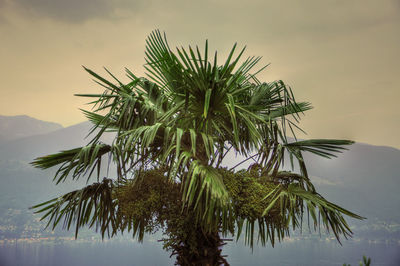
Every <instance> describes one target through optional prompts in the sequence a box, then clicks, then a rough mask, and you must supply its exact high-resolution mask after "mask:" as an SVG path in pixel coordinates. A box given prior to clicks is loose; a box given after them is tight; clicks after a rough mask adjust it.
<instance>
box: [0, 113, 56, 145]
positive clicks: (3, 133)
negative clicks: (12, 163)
mask: <svg viewBox="0 0 400 266" xmlns="http://www.w3.org/2000/svg"><path fill="white" fill-rule="evenodd" d="M61 128H63V126H62V125H60V124H58V123H54V122H46V121H42V120H39V119H36V118H33V117H30V116H27V115H17V116H4V115H0V144H1V143H4V142H7V141H10V140H15V139H19V138H23V137H28V136H33V135H39V134H46V133H49V132H52V131H55V130H57V129H61Z"/></svg>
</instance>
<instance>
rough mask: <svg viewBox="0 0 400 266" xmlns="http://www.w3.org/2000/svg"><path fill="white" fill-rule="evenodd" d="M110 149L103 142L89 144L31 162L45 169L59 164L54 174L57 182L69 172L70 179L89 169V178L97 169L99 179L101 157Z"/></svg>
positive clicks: (76, 177) (63, 179)
mask: <svg viewBox="0 0 400 266" xmlns="http://www.w3.org/2000/svg"><path fill="white" fill-rule="evenodd" d="M111 149H112V147H111V146H110V145H107V144H104V143H96V144H89V145H87V146H84V147H81V148H76V149H71V150H66V151H61V152H59V153H56V154H51V155H47V156H43V157H39V158H36V159H35V160H34V161H33V162H32V163H31V164H32V165H33V166H35V167H37V168H40V169H47V168H51V167H53V166H57V165H60V164H61V166H60V167H59V169H58V170H57V172H56V174H55V176H54V180H55V181H56V183H57V184H58V183H60V182H62V181H65V179H66V178H67V176H68V175H69V174H70V173H71V174H72V179H78V178H79V177H80V176H82V175H84V174H86V173H88V171H90V172H89V175H88V179H89V178H90V177H91V175H92V173H93V172H94V170H97V179H99V178H100V169H101V161H102V157H103V155H105V154H107V153H109V152H110V151H111Z"/></svg>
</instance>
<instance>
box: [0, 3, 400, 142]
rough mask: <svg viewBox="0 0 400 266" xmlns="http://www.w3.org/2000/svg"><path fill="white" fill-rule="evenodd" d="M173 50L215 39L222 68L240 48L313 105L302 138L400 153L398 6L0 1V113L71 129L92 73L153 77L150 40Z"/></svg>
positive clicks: (268, 77) (265, 75) (91, 89)
mask: <svg viewBox="0 0 400 266" xmlns="http://www.w3.org/2000/svg"><path fill="white" fill-rule="evenodd" d="M155 29H160V30H161V31H165V32H166V34H167V37H168V40H169V44H170V46H171V47H176V46H184V47H185V46H187V45H199V47H200V48H202V47H203V45H204V43H205V40H206V39H208V41H209V46H210V49H212V50H218V52H219V54H220V55H221V56H220V58H221V61H222V58H224V56H226V53H227V52H229V51H230V49H231V47H232V46H233V44H234V43H235V42H237V44H238V46H239V47H244V46H246V47H247V48H246V52H245V55H246V56H253V55H259V56H262V57H263V59H262V61H261V64H260V67H261V66H262V65H266V64H269V63H270V65H269V67H268V68H267V69H266V70H264V71H263V72H262V73H260V74H259V75H258V78H259V79H260V80H261V81H265V82H269V81H273V80H283V81H284V82H285V83H287V84H289V85H290V86H291V87H292V89H293V92H294V94H295V96H296V99H297V100H298V101H308V102H311V103H312V105H313V107H314V109H313V110H311V111H308V112H306V113H305V116H304V117H303V118H302V120H301V124H300V126H301V127H302V128H303V129H304V130H305V131H306V132H307V135H306V136H305V135H301V134H299V135H298V136H299V137H303V138H339V139H351V140H355V141H357V142H364V143H369V144H374V145H385V146H392V147H396V148H400V138H398V132H399V131H400V111H399V108H398V99H399V96H400V67H399V63H400V0H380V1H376V0H335V1H333V0H326V1H320V0H302V1H296V0H292V1H288V0H280V1H266V0H263V1H261V0H260V1H251V0H249V1H246V2H245V1H238V0H230V1H227V0H219V1H217V0H203V1H192V0H182V1H180V0H173V1H165V0H164V1H161V0H137V1H136V0H90V1H82V0H69V1H65V0H0V78H1V83H0V91H1V96H0V115H21V114H27V115H30V116H32V117H35V118H38V119H41V120H45V121H52V122H58V123H61V124H62V125H63V126H70V125H73V124H76V123H79V122H82V121H84V120H85V117H84V116H83V115H82V114H81V111H80V110H79V108H89V106H87V105H85V103H86V102H87V99H85V98H79V97H76V96H74V94H76V93H99V92H102V91H103V90H102V88H101V87H99V86H97V85H96V84H95V83H94V82H93V81H92V80H91V78H90V76H89V74H88V73H86V72H85V71H84V69H83V68H82V66H85V67H88V68H90V69H92V70H94V71H95V72H98V73H99V74H104V75H105V74H106V73H105V71H104V69H103V67H106V68H107V69H109V70H110V71H111V72H112V73H114V74H115V75H116V76H117V77H119V78H121V79H122V80H125V81H128V79H127V78H126V77H125V72H124V68H125V67H126V68H129V69H130V70H131V71H132V72H134V73H137V75H140V76H143V75H144V74H145V73H144V69H143V64H144V50H145V39H146V37H147V36H148V35H149V34H150V33H151V31H152V30H155Z"/></svg>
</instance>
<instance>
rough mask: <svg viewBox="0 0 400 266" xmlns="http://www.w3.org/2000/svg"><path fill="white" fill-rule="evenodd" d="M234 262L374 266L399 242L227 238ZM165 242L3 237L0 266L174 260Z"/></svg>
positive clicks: (384, 264) (399, 261)
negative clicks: (255, 242)
mask: <svg viewBox="0 0 400 266" xmlns="http://www.w3.org/2000/svg"><path fill="white" fill-rule="evenodd" d="M223 254H225V255H228V261H229V262H230V263H231V265H308V266H320V265H340V266H342V265H343V263H348V264H351V265H352V266H358V262H359V261H360V260H361V258H362V256H363V255H367V256H369V257H371V259H372V265H373V266H399V265H400V243H399V242H398V241H391V242H390V243H388V242H386V243H385V242H382V241H381V242H376V241H374V242H372V241H357V240H354V239H351V240H347V241H344V242H343V246H340V245H339V244H338V243H337V242H336V241H333V240H325V239H306V240H292V239H289V240H288V241H285V242H283V243H280V244H277V245H276V246H275V248H272V247H270V246H268V247H255V248H254V250H253V252H252V251H251V250H250V249H249V248H248V247H244V246H243V245H242V244H240V243H238V244H236V243H235V242H232V243H231V242H229V243H228V244H227V245H226V246H225V248H224V251H223ZM173 263H174V259H173V258H169V254H168V253H167V252H165V251H164V250H163V249H162V247H161V243H158V242H156V241H146V242H145V243H143V244H139V243H137V242H135V241H130V240H126V239H125V240H109V241H105V242H98V241H94V242H92V241H73V240H72V241H63V242H59V243H56V242H38V243H28V242H26V241H15V242H4V243H2V244H0V265H1V266H25V265H29V266H52V265H57V266H70V265H74V266H76V265H85V266H109V265H115V266H125V265H126V266H128V265H129V266H132V265H138V266H139V265H141V266H142V265H173Z"/></svg>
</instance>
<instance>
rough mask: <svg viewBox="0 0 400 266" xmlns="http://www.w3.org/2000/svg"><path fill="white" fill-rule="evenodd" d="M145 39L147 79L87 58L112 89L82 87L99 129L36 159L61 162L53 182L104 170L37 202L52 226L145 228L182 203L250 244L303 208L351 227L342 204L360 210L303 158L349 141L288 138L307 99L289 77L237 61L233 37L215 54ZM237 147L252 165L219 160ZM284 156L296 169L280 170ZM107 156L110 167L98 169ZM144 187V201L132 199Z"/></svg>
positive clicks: (204, 222) (197, 219)
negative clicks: (335, 195) (262, 76)
mask: <svg viewBox="0 0 400 266" xmlns="http://www.w3.org/2000/svg"><path fill="white" fill-rule="evenodd" d="M146 44H147V45H146V52H145V54H146V64H145V66H144V67H145V69H146V71H147V76H148V77H147V78H144V77H137V76H135V75H134V74H133V73H132V72H130V71H129V70H126V72H127V75H128V77H129V78H130V79H131V81H130V82H129V83H127V84H124V83H123V82H121V81H120V80H118V79H117V78H116V77H115V76H114V75H112V74H111V73H110V72H108V71H107V70H106V71H107V72H108V74H109V75H110V76H111V78H112V81H109V80H107V79H105V78H103V77H101V76H99V75H98V74H96V73H94V72H93V71H91V70H89V69H86V68H85V69H86V71H87V72H89V74H91V75H92V76H93V77H94V78H95V80H96V82H97V83H98V84H99V85H101V86H102V87H104V89H105V91H104V92H103V93H102V94H80V95H79V96H84V97H90V98H92V99H93V101H92V102H91V104H92V105H93V109H92V110H91V111H84V113H85V115H86V116H87V118H88V119H89V120H90V121H91V122H92V123H93V125H94V126H93V128H92V130H91V132H90V133H91V136H92V139H91V140H90V142H89V143H88V144H87V145H86V146H84V147H80V148H76V149H72V150H67V151H62V152H59V153H56V154H52V155H48V156H44V157H40V158H37V159H36V160H35V161H34V162H33V163H32V164H33V165H34V166H36V167H39V168H43V169H46V168H50V167H53V166H58V167H59V168H58V171H57V174H56V175H55V177H54V180H55V181H56V182H57V183H59V182H63V181H64V180H66V178H67V177H68V176H71V177H72V178H73V179H78V178H80V177H81V176H83V175H86V176H87V178H88V180H89V178H91V177H92V176H95V177H96V178H97V182H95V183H93V184H91V185H89V186H87V187H84V188H83V189H80V190H76V191H73V192H70V193H67V194H65V195H63V196H61V197H58V198H55V199H52V200H50V201H47V202H45V203H42V204H39V205H36V206H34V208H37V209H38V210H37V212H42V213H44V216H43V218H46V217H48V218H49V223H48V225H52V226H53V227H55V226H56V225H57V224H58V223H59V222H60V220H62V218H63V221H64V226H65V227H67V228H70V226H71V225H72V224H73V223H74V224H75V229H76V234H77V233H78V230H79V228H80V227H82V226H86V225H88V226H89V227H91V226H94V225H96V226H98V227H99V228H100V230H101V233H102V235H103V236H104V234H105V233H106V232H108V233H109V234H111V235H114V234H116V233H117V232H118V231H124V230H132V231H133V232H134V234H137V235H138V236H139V239H142V238H143V234H144V232H146V230H149V227H151V228H153V227H152V226H153V223H156V224H158V226H161V227H163V226H166V225H165V224H164V220H163V219H164V218H165V217H166V216H165V215H166V214H165V212H164V211H163V210H164V209H165V208H175V209H176V210H177V211H178V212H180V213H181V214H182V215H184V213H190V214H191V219H192V221H193V222H194V223H196V224H197V225H199V226H200V227H201V228H202V229H203V230H205V231H208V232H219V233H222V234H223V235H226V234H236V235H237V236H238V237H239V236H240V234H241V231H242V230H243V228H245V239H246V242H247V243H249V244H250V245H252V244H253V239H254V228H255V226H257V227H258V230H256V231H257V232H258V233H257V235H258V239H261V241H262V243H263V244H265V243H266V242H267V241H268V240H269V241H270V242H272V243H274V240H275V238H278V239H281V238H282V237H283V236H284V235H286V234H288V233H289V228H290V227H291V226H292V227H293V228H297V227H301V226H302V217H303V215H304V214H309V215H311V217H312V225H313V226H317V225H318V224H319V223H321V224H323V225H324V226H325V227H326V228H327V229H329V230H331V231H332V232H333V233H334V234H335V236H336V237H337V239H338V240H339V236H340V235H343V236H344V237H347V236H349V235H350V234H351V230H350V228H349V227H348V225H347V223H346V221H345V219H344V218H343V216H342V215H348V216H350V217H353V218H358V219H361V218H362V217H360V216H358V215H356V214H354V213H352V212H350V211H348V210H345V209H343V208H341V207H339V206H337V205H335V204H333V203H331V202H329V201H327V200H326V199H325V198H323V197H322V196H321V195H320V194H318V193H317V191H316V190H315V188H314V186H313V184H312V182H311V181H310V179H309V177H308V174H307V168H306V165H305V162H304V159H303V153H304V152H311V153H313V154H316V155H318V156H323V157H327V158H331V157H333V156H335V155H334V153H336V152H340V151H342V150H343V149H344V148H343V145H349V144H351V143H352V142H351V141H347V140H321V139H317V140H305V141H297V140H296V139H295V140H294V141H293V139H292V138H288V137H287V132H291V133H292V136H294V138H295V135H294V134H295V130H299V129H300V128H299V127H298V122H299V118H300V117H299V116H300V115H301V114H302V113H303V112H305V111H307V110H309V109H311V106H310V104H309V103H307V102H296V101H295V99H294V96H293V93H292V91H291V89H290V87H288V86H287V85H286V84H285V83H284V82H282V81H273V82H269V83H265V82H260V81H259V80H258V79H257V77H256V75H257V73H259V71H261V70H263V69H264V68H265V67H264V68H261V69H260V70H258V71H253V69H254V67H255V66H256V65H257V63H258V62H259V61H260V57H249V58H247V59H245V60H242V61H241V57H242V55H243V52H244V49H242V50H241V51H239V53H238V54H237V55H234V54H235V51H236V44H235V45H234V46H233V48H232V50H231V51H230V53H229V55H228V57H227V59H226V60H225V62H223V63H222V64H219V63H218V61H217V59H218V58H217V53H216V52H215V54H214V55H213V56H212V57H211V58H210V57H209V52H208V43H207V42H206V44H205V49H204V52H203V53H202V52H200V50H199V48H198V47H196V48H195V49H193V48H191V47H189V48H188V49H184V48H177V49H176V52H173V51H172V50H171V49H170V47H169V45H168V42H167V39H166V37H165V35H164V36H162V35H161V34H160V32H159V31H154V32H152V34H151V35H150V36H149V37H148V39H147V41H146ZM300 130H301V129H300ZM105 132H114V133H115V138H114V140H113V142H112V143H111V144H105V143H103V142H101V136H102V135H103V134H104V133H105ZM232 153H235V154H237V155H239V156H242V157H243V158H245V160H252V162H253V164H252V165H251V166H250V167H249V169H248V170H247V171H243V170H241V171H237V170H236V169H235V168H233V169H227V168H226V167H223V160H224V158H225V157H226V156H227V154H232ZM285 158H286V159H287V160H289V161H290V164H291V166H292V169H295V168H296V169H299V171H298V173H294V172H288V171H283V170H282V166H283V163H284V159H285ZM107 160H108V163H109V164H110V162H111V163H112V164H115V166H116V172H115V173H112V174H109V173H108V172H107V173H106V174H105V173H104V171H102V162H103V164H104V162H105V161H107ZM104 176H106V177H105V178H104V179H102V180H101V178H102V177H104ZM154 192H156V193H154ZM135 193H136V194H135ZM246 193H247V194H246ZM150 194H151V195H152V196H151V197H153V198H151V197H150V196H149V195H150ZM135 195H136V196H135ZM137 195H140V197H139V196H137ZM244 195H246V196H244ZM144 198H146V200H148V201H146V202H147V203H146V204H149V205H146V206H147V207H146V208H147V209H146V211H147V212H146V211H144V210H142V209H143V208H142V207H143V206H144V205H143V206H142V207H141V208H142V209H141V210H140V211H138V210H139V209H138V208H139V207H138V206H137V205H132V204H136V203H135V201H140V200H144ZM150 199H152V200H150ZM155 199H156V200H155ZM150 202H151V204H150ZM130 204H131V205H130ZM160 204H161V205H160ZM174 204H175V205H176V206H173V205H174ZM129 206H130V207H129ZM154 206H156V207H154ZM153 207H154V210H153V209H151V208H153ZM135 208H136V209H135ZM163 215H164V216H163ZM318 216H319V217H320V218H322V219H319V218H318ZM155 217H156V218H155ZM163 217H164V218H163ZM165 219H167V220H168V219H169V218H165ZM167 222H168V221H167Z"/></svg>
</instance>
